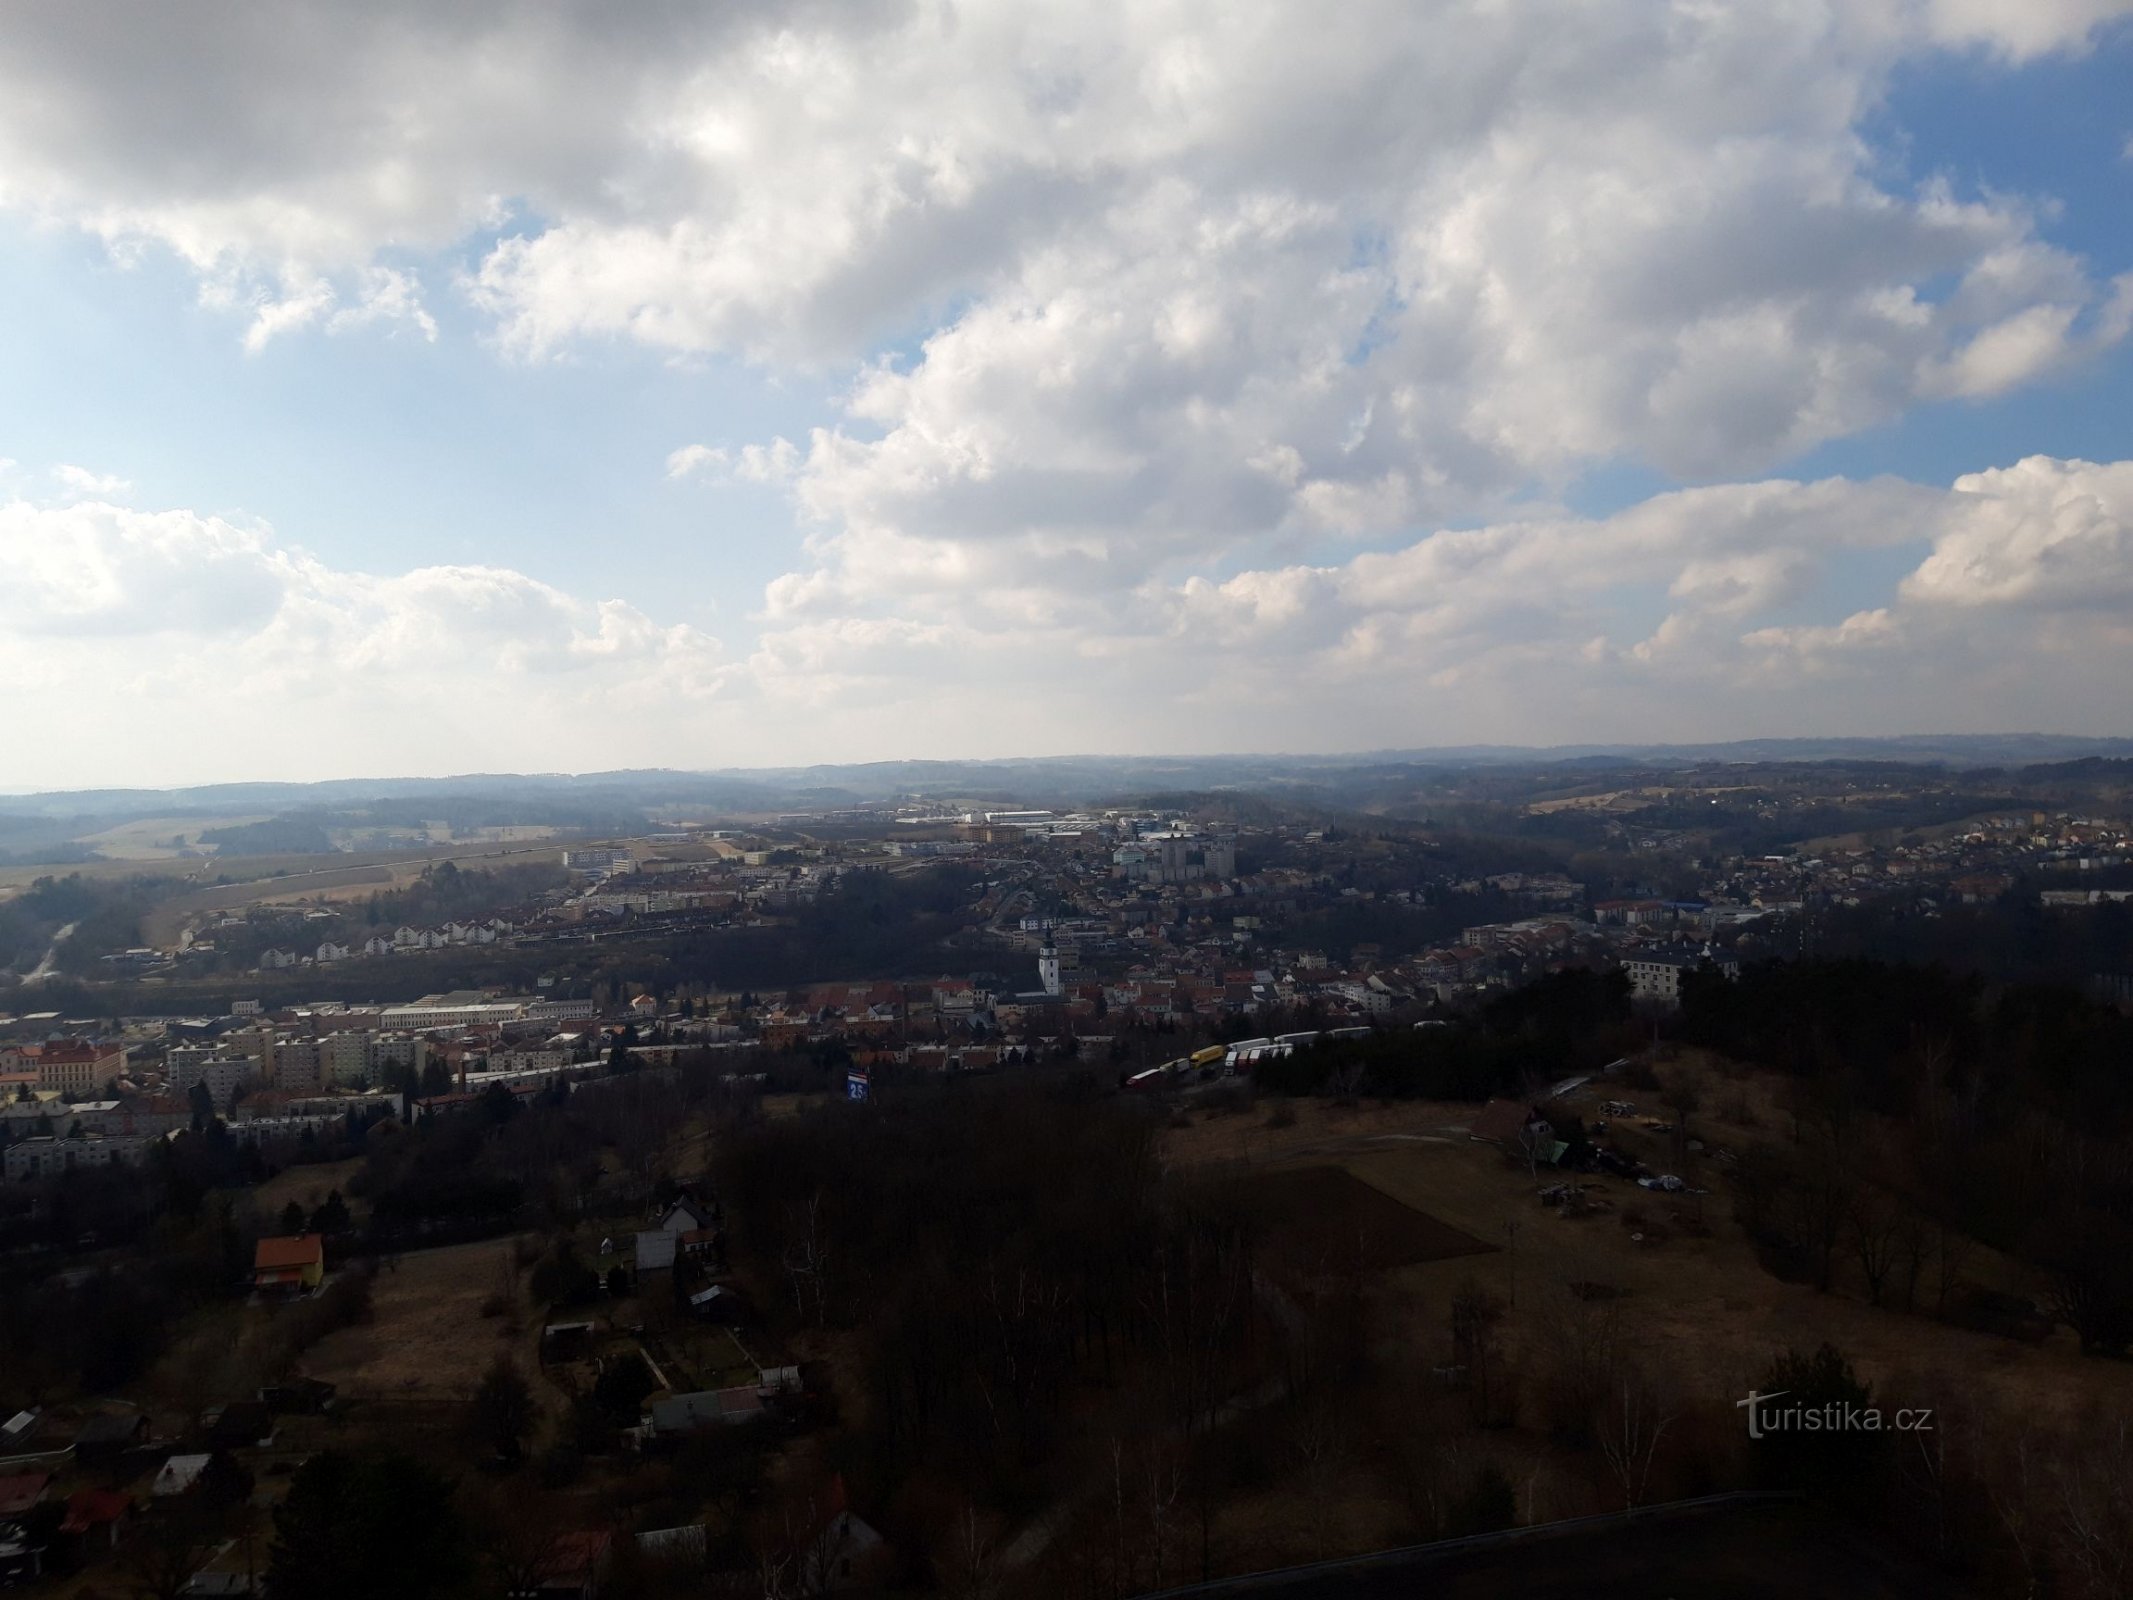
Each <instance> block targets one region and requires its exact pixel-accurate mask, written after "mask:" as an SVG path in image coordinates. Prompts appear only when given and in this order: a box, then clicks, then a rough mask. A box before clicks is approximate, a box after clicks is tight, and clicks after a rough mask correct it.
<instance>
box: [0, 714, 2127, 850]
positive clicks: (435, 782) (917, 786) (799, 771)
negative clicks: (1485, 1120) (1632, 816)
mask: <svg viewBox="0 0 2133 1600" xmlns="http://www.w3.org/2000/svg"><path fill="white" fill-rule="evenodd" d="M1728 764H1742V765H1754V764H1761V765H1766V766H1771V767H1793V768H1799V767H1814V766H1824V765H1826V766H1831V767H1840V768H1841V767H1853V768H1867V767H1882V768H1887V767H1889V766H1899V767H1900V766H1915V767H1919V768H1921V769H1927V770H1937V771H1939V772H1940V773H1942V774H1944V775H1945V777H1946V778H1947V779H1948V780H1949V781H1951V782H1956V783H1958V784H1959V785H1962V786H1966V787H1967V786H1971V785H1975V784H1977V783H1979V782H1981V781H1985V780H1987V779H1988V778H1989V777H2004V776H2005V775H2006V774H2008V773H2014V774H2016V775H2017V776H2018V778H2019V780H2020V783H2021V785H2022V787H2023V788H2024V789H2026V790H2033V791H2037V792H2040V793H2064V792H2084V791H2096V790H2102V789H2105V788H2118V787H2122V786H2123V785H2124V784H2125V783H2126V781H2127V775H2128V773H2129V772H2133V739H2117V738H2087V737H2080V736H2075V735H2067V734H2042V733H2006V734H1912V735H1904V736H1900V737H1892V738H1791V739H1741V740H1734V741H1728V742H1717V743H1707V744H1659V745H1632V744H1617V745H1558V746H1552V747H1548V748H1525V747H1520V746H1515V745H1457V746H1446V747H1441V748H1424V749H1412V750H1374V751H1364V752H1357V753H1353V754H1341V755H1248V754H1240V755H1212V756H1101V755H1081V756H1033V757H1010V758H1003V759H998V760H985V761H975V760H974V761H874V762H857V763H843V764H824V765H817V766H804V767H758V768H727V769H722V770H717V771H707V772H687V771H676V770H664V769H649V770H645V769H637V770H622V771H613V772H586V773H557V772H542V773H468V774H463V775H460V776H455V777H442V778H351V779H339V780H334V781H331V782H324V783H231V784H209V785H202V786H199V787H193V788H182V789H86V790H73V791H55V792H51V793H43V794H28V795H0V859H13V860H15V861H17V862H22V861H54V862H60V861H66V860H78V859H82V850H81V848H80V847H79V845H78V843H77V841H83V840H86V839H87V837H88V836H89V835H90V834H93V833H95V832H96V831H98V830H100V829H105V828H110V827H114V826H116V825H118V824H120V823H124V822H126V821H128V820H129V819H133V818H141V817H157V818H162V817H171V818H220V817H228V818H231V819H233V821H232V822H231V823H230V824H229V825H228V826H227V827H226V828H218V829H215V830H214V831H212V832H207V833H203V834H202V838H203V839H204V840H205V841H206V842H209V843H211V844H216V845H219V846H221V850H222V853H223V854H225V855H234V854H239V853H254V852H257V851H260V850H266V849H269V848H270V847H271V848H272V849H273V850H276V851H284V852H286V851H298V850H302V851H316V850H323V849H329V848H331V844H330V841H328V840H327V838H326V836H325V830H328V829H334V828H342V829H347V828H358V827H370V828H380V829H391V828H419V827H421V826H423V825H424V824H425V823H426V822H442V823H444V824H446V825H448V826H450V827H452V828H455V829H468V828H475V827H503V826H511V825H519V826H539V827H542V828H546V829H551V830H554V831H555V832H556V833H557V834H560V835H564V836H569V835H573V834H576V835H593V836H614V835H617V834H622V833H628V832H635V831H639V830H642V829H644V828H646V827H648V826H650V825H652V823H653V821H654V819H656V818H658V817H660V816H661V815H667V816H674V815H682V816H687V815H690V814H691V813H694V814H695V815H697V816H700V817H702V816H721V815H725V816H731V815H741V814H764V813H777V812H781V811H790V812H810V811H825V810H837V809H842V808H846V807H852V806H864V805H874V804H880V803H883V802H888V801H894V800H897V799H899V798H902V797H910V796H927V797H932V798H936V799H950V800H954V801H957V802H961V803H970V804H978V805H983V804H987V803H992V804H1033V805H1078V804H1088V803H1098V802H1102V803H1121V802H1130V801H1135V800H1149V799H1156V800H1157V803H1159V804H1162V803H1168V804H1173V805H1174V804H1176V803H1177V801H1178V800H1179V799H1180V798H1181V797H1185V796H1195V797H1202V798H1205V797H1211V796H1217V795H1228V796H1234V797H1238V798H1240V799H1241V798H1242V797H1243V796H1246V795H1257V796H1261V797H1263V798H1265V799H1267V800H1270V801H1273V802H1276V803H1279V804H1285V805H1289V806H1292V807H1295V808H1311V807H1326V808H1335V809H1338V808H1343V807H1350V808H1356V809H1376V808H1377V807H1378V806H1379V805H1380V803H1382V802H1386V801H1388V800H1392V801H1399V800H1403V799H1405V798H1408V797H1411V796H1412V795H1413V794H1415V793H1416V792H1418V791H1420V790H1423V789H1427V788H1431V787H1437V786H1442V785H1445V784H1447V783H1452V784H1462V783H1463V784H1466V785H1469V786H1470V785H1473V784H1482V785H1485V786H1487V787H1488V788H1489V789H1491V790H1492V791H1499V792H1501V793H1503V794H1505V795H1508V794H1510V793H1513V792H1515V791H1517V790H1520V789H1523V788H1525V787H1527V786H1528V785H1531V786H1534V787H1544V786H1546V785H1549V784H1552V783H1556V782H1559V781H1567V782H1570V783H1574V784H1580V785H1582V784H1588V783H1590V782H1592V781H1594V780H1595V779H1596V778H1600V777H1603V776H1605V775H1607V774H1610V773H1617V772H1621V773H1630V772H1632V771H1633V772H1634V773H1635V774H1636V775H1637V776H1638V777H1639V778H1642V779H1649V780H1655V781H1662V782H1663V781H1665V775H1666V774H1667V773H1668V772H1672V771H1683V770H1686V769H1689V768H1695V767H1704V768H1708V767H1710V766H1713V765H1728ZM1461 774H1465V775H1467V776H1466V777H1465V778H1464V779H1462V778H1461V776H1460V775H1461ZM1966 774H1968V775H1972V776H1970V777H1968V778H1967V779H1966V778H1965V775H1966ZM1157 797H1160V798H1159V799H1158V798H1157ZM262 813H265V814H267V820H265V821H261V820H259V819H260V817H261V814H262ZM239 818H242V819H243V820H241V821H239V820H235V819H239Z"/></svg>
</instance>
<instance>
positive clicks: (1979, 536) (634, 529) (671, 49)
mask: <svg viewBox="0 0 2133 1600" xmlns="http://www.w3.org/2000/svg"><path fill="white" fill-rule="evenodd" d="M0 306H4V308H5V309H4V311H0V317H4V325H0V457H4V458H5V465H4V467H0V684H4V685H5V686H6V690H7V692H6V696H5V700H4V702H0V703H4V705H5V710H6V721H7V726H8V730H9V732H10V734H11V735H12V736H11V737H9V738H8V739H6V740H5V741H4V744H0V785H4V786H8V787H16V788H22V787H40V788H42V787H59V786H72V785H80V784H92V783H170V782H199V781H214V780H219V779H235V778H257V777H291V778H310V777H324V776H343V775H358V774H363V775H385V774H412V773H442V772H464V771H475V770H544V771H545V770H585V769H589V768H601V767H615V766H643V765H659V766H675V767H712V766H738V765H762V764H772V763H778V764H783V763H790V762H799V761H813V760H832V761H845V760H866V759H874V758H884V757H895V756H985V755H1010V754H1046V753H1061V752H1069V751H1077V752H1103V751H1116V752H1152V751H1164V750H1178V751H1242V750H1291V751H1301V750H1320V751H1338V750H1361V749H1379V748H1387V747H1395V746H1416V745H1427V744H1445V743H1465V742H1474V741H1491V742H1517V743H1536V744H1542V743H1553V742H1567V741H1587V740H1595V739H1608V740H1654V741H1657V740H1673V739H1696V740H1702V739H1716V738H1727V737H1746V736H1760V735H1779V734H1807V733H1817V734H1831V733H1894V732H1948V731H1998V730H2014V729H2039V730H2051V731H2063V732H2083V733H2112V734H2133V694H2129V692H2128V683H2129V677H2133V338H2129V334H2133V0H1744V3H1742V4H1739V5H1732V4H1727V3H1724V0H1675V3H1672V4H1667V3H1662V0H1605V3H1601V4H1593V3H1590V0H1560V3H1548V0H1466V3H1449V4H1440V3H1417V0H1391V3H1386V4H1377V3H1375V0H1349V3H1347V4H1345V5H1342V6H1340V7H1337V8H1331V9H1328V8H1325V7H1320V6H1306V5H1302V4H1298V3H1295V0H1285V3H1281V4H1261V3H1257V0H1221V3H1219V4H1218V3H1215V0H1134V3H1132V4H1124V5H1108V4H1103V3H1098V0H1072V3H1069V4H1060V5H1050V4H1045V3H1039V0H1017V3H1015V4H997V5H994V4H979V3H954V4H950V3H928V0H907V3H875V0H832V3H819V4H810V3H797V4H787V5H782V6H768V5H759V4H754V3H746V0H742V3H734V4H728V5H721V6H683V5H669V4H664V3H654V0H643V3H635V4H630V5H624V6H607V5H601V6H596V5H592V4H584V5H568V4H556V5H546V6H538V7H526V6H518V5H490V4H484V3H478V0H459V3H455V4H452V5H449V6H438V5H434V4H430V3H427V0H404V3H391V0H376V3H372V4H369V5H366V6H362V7H352V6H348V5H345V4H327V3H309V0H284V3H282V4H280V5H277V6H275V7H272V8H267V9H261V8H258V7H254V6H248V5H236V4H216V3H212V0H209V3H203V4H198V5H192V6H187V7H182V8H174V7H166V6H159V5H150V4H146V3H141V4H135V5H124V4H118V5H107V6H89V7H85V6H80V5H77V4H73V3H70V0H42V3H41V0H28V3H24V4H19V5H15V6H11V7H9V8H8V10H7V12H6V14H5V16H4V17H0Z"/></svg>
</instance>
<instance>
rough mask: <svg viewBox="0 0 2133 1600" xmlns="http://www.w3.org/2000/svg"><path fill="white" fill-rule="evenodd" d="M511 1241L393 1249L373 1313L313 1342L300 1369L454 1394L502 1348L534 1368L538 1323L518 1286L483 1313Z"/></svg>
mask: <svg viewBox="0 0 2133 1600" xmlns="http://www.w3.org/2000/svg"><path fill="white" fill-rule="evenodd" d="M511 1249H512V1241H511V1240H510V1239H490V1240H484V1241H482V1242H480V1243H477V1244H462V1245H446V1246H444V1247H442V1248H439V1249H435V1250H418V1251H413V1252H411V1253H409V1254H407V1255H404V1256H401V1257H399V1258H398V1261H397V1265H388V1266H387V1267H386V1268H385V1269H384V1270H382V1271H380V1272H379V1274H378V1278H377V1283H376V1286H375V1292H374V1294H373V1297H372V1303H373V1307H374V1315H373V1316H372V1319H371V1321H370V1322H369V1323H368V1324H366V1325H365V1326H363V1327H359V1328H343V1329H342V1330H340V1331H339V1332H337V1333H332V1334H328V1335H327V1336H326V1337H325V1338H324V1339H322V1340H320V1341H319V1342H318V1344H316V1345H315V1346H313V1347H312V1349H311V1351H310V1352H309V1354H307V1355H306V1356H305V1358H304V1362H303V1367H304V1371H305V1373H306V1374H307V1375H308V1376H310V1377H314V1378H323V1379H325V1380H326V1381H327V1382H329V1383H335V1384H339V1385H340V1386H341V1387H342V1388H343V1389H344V1390H346V1391H347V1392H348V1393H350V1394H353V1395H363V1396H376V1397H381V1398H386V1399H414V1400H446V1399H451V1400H458V1399H464V1398H465V1397H466V1396H467V1395H469V1394H472V1393H473V1391H474V1386H475V1385H476V1384H478V1383H479V1382H480V1381H481V1375H482V1373H483V1372H484V1371H485V1370H487V1368H488V1365H489V1363H490V1362H491V1361H493V1360H495V1359H496V1357H497V1355H498V1354H499V1353H502V1354H506V1355H509V1356H511V1357H513V1358H514V1359H515V1360H516V1361H517V1362H518V1363H519V1365H520V1367H521V1368H523V1369H524V1370H525V1371H526V1372H528V1373H531V1372H533V1371H534V1370H535V1369H536V1368H537V1366H538V1365H539V1363H538V1360H537V1357H538V1349H537V1344H538V1341H539V1337H540V1330H539V1329H538V1328H537V1327H536V1326H534V1324H535V1322H536V1321H537V1320H538V1319H537V1318H536V1317H535V1316H534V1315H533V1313H532V1308H531V1307H529V1306H528V1305H527V1304H526V1302H525V1300H524V1297H523V1293H520V1294H519V1295H518V1296H517V1297H515V1298H514V1299H513V1302H512V1304H511V1305H510V1307H509V1308H508V1309H507V1310H506V1311H505V1313H504V1314H503V1315H501V1316H495V1317H484V1316H483V1315H482V1314H481V1306H482V1302H483V1301H484V1300H487V1299H488V1298H489V1297H490V1296H491V1295H493V1294H496V1293H498V1292H500V1290H501V1287H502V1284H503V1283H504V1281H505V1280H504V1272H503V1266H504V1263H505V1262H506V1261H507V1260H508V1259H509V1257H510V1254H511Z"/></svg>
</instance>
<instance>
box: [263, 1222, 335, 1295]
mask: <svg viewBox="0 0 2133 1600" xmlns="http://www.w3.org/2000/svg"><path fill="white" fill-rule="evenodd" d="M325 1276H326V1246H325V1241H324V1240H322V1239H321V1238H320V1237H319V1236H318V1235H317V1234H315V1233H299V1234H294V1235H284V1236H282V1237H279V1238H272V1239H262V1240H260V1241H259V1246H258V1248H257V1249H256V1250H254V1251H253V1253H252V1287H253V1288H255V1289H281V1290H286V1291H289V1292H291V1293H294V1292H297V1291H300V1290H304V1289H316V1288H317V1287H318V1286H319V1284H320V1283H321V1282H322V1281H323V1280H324V1279H325Z"/></svg>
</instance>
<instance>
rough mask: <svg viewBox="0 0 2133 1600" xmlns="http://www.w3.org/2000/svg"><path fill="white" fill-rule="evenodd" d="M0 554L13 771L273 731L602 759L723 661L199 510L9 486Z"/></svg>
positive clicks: (6, 768) (165, 757)
mask: <svg viewBox="0 0 2133 1600" xmlns="http://www.w3.org/2000/svg"><path fill="white" fill-rule="evenodd" d="M0 570H5V571H6V572H7V573H8V575H9V581H8V583H7V584H6V585H4V586H0V680H4V681H6V682H7V683H9V684H10V685H11V687H12V688H13V690H14V691H15V693H14V694H13V696H12V697H11V700H10V717H11V719H12V720H11V729H12V730H13V733H14V735H15V738H14V744H13V748H14V749H15V750H16V751H17V752H18V753H19V754H20V755H21V759H20V760H18V761H17V762H15V763H12V764H10V763H7V762H5V761H0V779H4V780H5V781H10V782H18V783H50V782H52V781H54V778H55V777H58V778H59V779H60V781H75V780H78V779H80V778H85V777H86V778H90V779H96V778H106V779H113V780H117V779H124V780H125V781H141V780H143V779H144V778H147V779H154V778H158V777H162V778H170V779H176V780H193V781H206V780H209V779H212V778H214V777H216V776H217V775H222V776H227V775H228V773H229V772H230V771H232V770H233V769H236V768H241V767H243V766H244V765H246V764H247V763H248V762H249V761H251V759H252V757H251V755H250V754H249V753H248V752H249V751H250V750H251V749H252V747H253V746H254V744H255V743H256V742H257V741H258V740H259V739H261V738H268V737H270V738H271V740H272V750H273V760H272V762H271V765H272V766H273V767H275V768H277V769H289V770H291V772H292V775H297V776H303V775H311V776H317V775H321V774H323V773H330V772H347V771H355V770H364V771H376V772H390V771H407V770H411V769H413V770H423V769H429V770H444V769H450V770H464V769H465V768H466V767H467V766H468V765H470V764H480V763H484V762H495V763H500V764H502V765H505V766H517V767H528V766H533V767H540V768H543V769H548V768H553V767H555V766H558V765H581V766H582V765H598V764H599V763H600V761H601V759H602V758H603V753H604V752H612V751H614V750H616V749H617V748H618V742H631V745H632V748H644V747H647V746H651V745H655V744H657V743H659V742H660V741H661V740H662V739H663V738H664V737H665V736H666V732H667V731H668V730H670V729H671V728H672V727H673V726H674V723H673V721H672V720H670V719H675V718H680V719H683V720H684V722H685V721H686V719H688V718H689V717H691V716H699V717H700V716H701V714H702V709H703V708H704V707H705V706H708V705H709V704H710V703H711V702H713V701H714V700H715V699H716V698H717V697H718V696H719V695H720V694H721V693H722V692H723V690H724V688H725V683H726V679H727V678H728V677H729V676H730V673H731V668H730V666H729V665H728V663H726V661H725V660H724V658H723V655H722V652H721V650H720V647H719V645H718V643H717V641H716V640H714V639H712V638H710V637H708V636H707V635H705V634H703V633H701V632H699V631H698V630H696V629H695V628H692V627H689V626H686V625H682V624H674V623H659V622H655V621H653V620H652V619H651V618H649V617H646V616H645V615H643V614H642V613H641V612H639V611H637V610H636V609H635V608H633V607H630V606H627V605H624V604H621V603H619V602H615V601H587V600H583V599H580V598H577V597H575V596H572V595H569V594H565V593H563V592H561V591H559V590H557V589H555V588H554V587H552V586H550V585H548V584H544V583H541V582H539V581H538V580H536V579H533V578H531V577H528V576H527V575H525V574H524V573H520V572H515V571H511V570H508V569H503V568H496V567H483V566H450V567H427V568H421V569H417V570H415V571H412V572H406V573H401V574H397V575H390V576H373V575H370V574H366V573H360V572H351V571H346V570H342V569H336V568H332V567H329V566H326V565H324V564H323V563H321V562H319V561H318V560H316V559H315V558H313V557H310V556H308V555H306V554H304V553H303V552H301V551H298V550H293V549H290V548H289V547H286V546H284V545H282V544H280V543H279V542H277V541H276V540H275V538H274V536H273V534H272V533H271V531H270V530H268V529H266V528H264V527H256V526H255V527H246V526H238V525H236V524H233V523H231V522H228V521H226V520H224V519H221V518H216V517H209V516H202V515H199V514H197V513H194V512H190V511H158V512H144V511H135V510H130V509H127V508H124V507H119V506H113V505H109V504H71V505H70V504H52V505H40V504H36V503H32V502H29V501H23V500H16V501H12V502H9V503H6V504H4V505H0ZM633 721H634V722H635V723H636V725H637V727H638V728H639V729H640V730H642V731H641V732H639V733H638V734H636V735H635V736H634V740H633V735H632V734H631V732H630V728H631V725H632V723H633ZM85 727H88V728H93V729H94V730H95V737H94V740H93V741H91V744H92V745H93V749H92V748H87V747H85V746H84V741H83V740H82V737H81V730H82V729H83V728H85ZM654 730H658V731H654ZM312 734H316V735H317V737H316V738H313V737H312V736H311V735H312ZM632 741H633V742H632ZM55 748H66V749H68V750H69V751H70V752H71V753H72V754H71V755H70V765H71V767H72V769H73V770H70V771H69V772H67V773H65V774H64V775H60V774H58V773H56V770H55V769H54V768H53V767H52V765H51V763H50V760H49V753H50V752H51V751H52V750H53V749H55Z"/></svg>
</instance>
